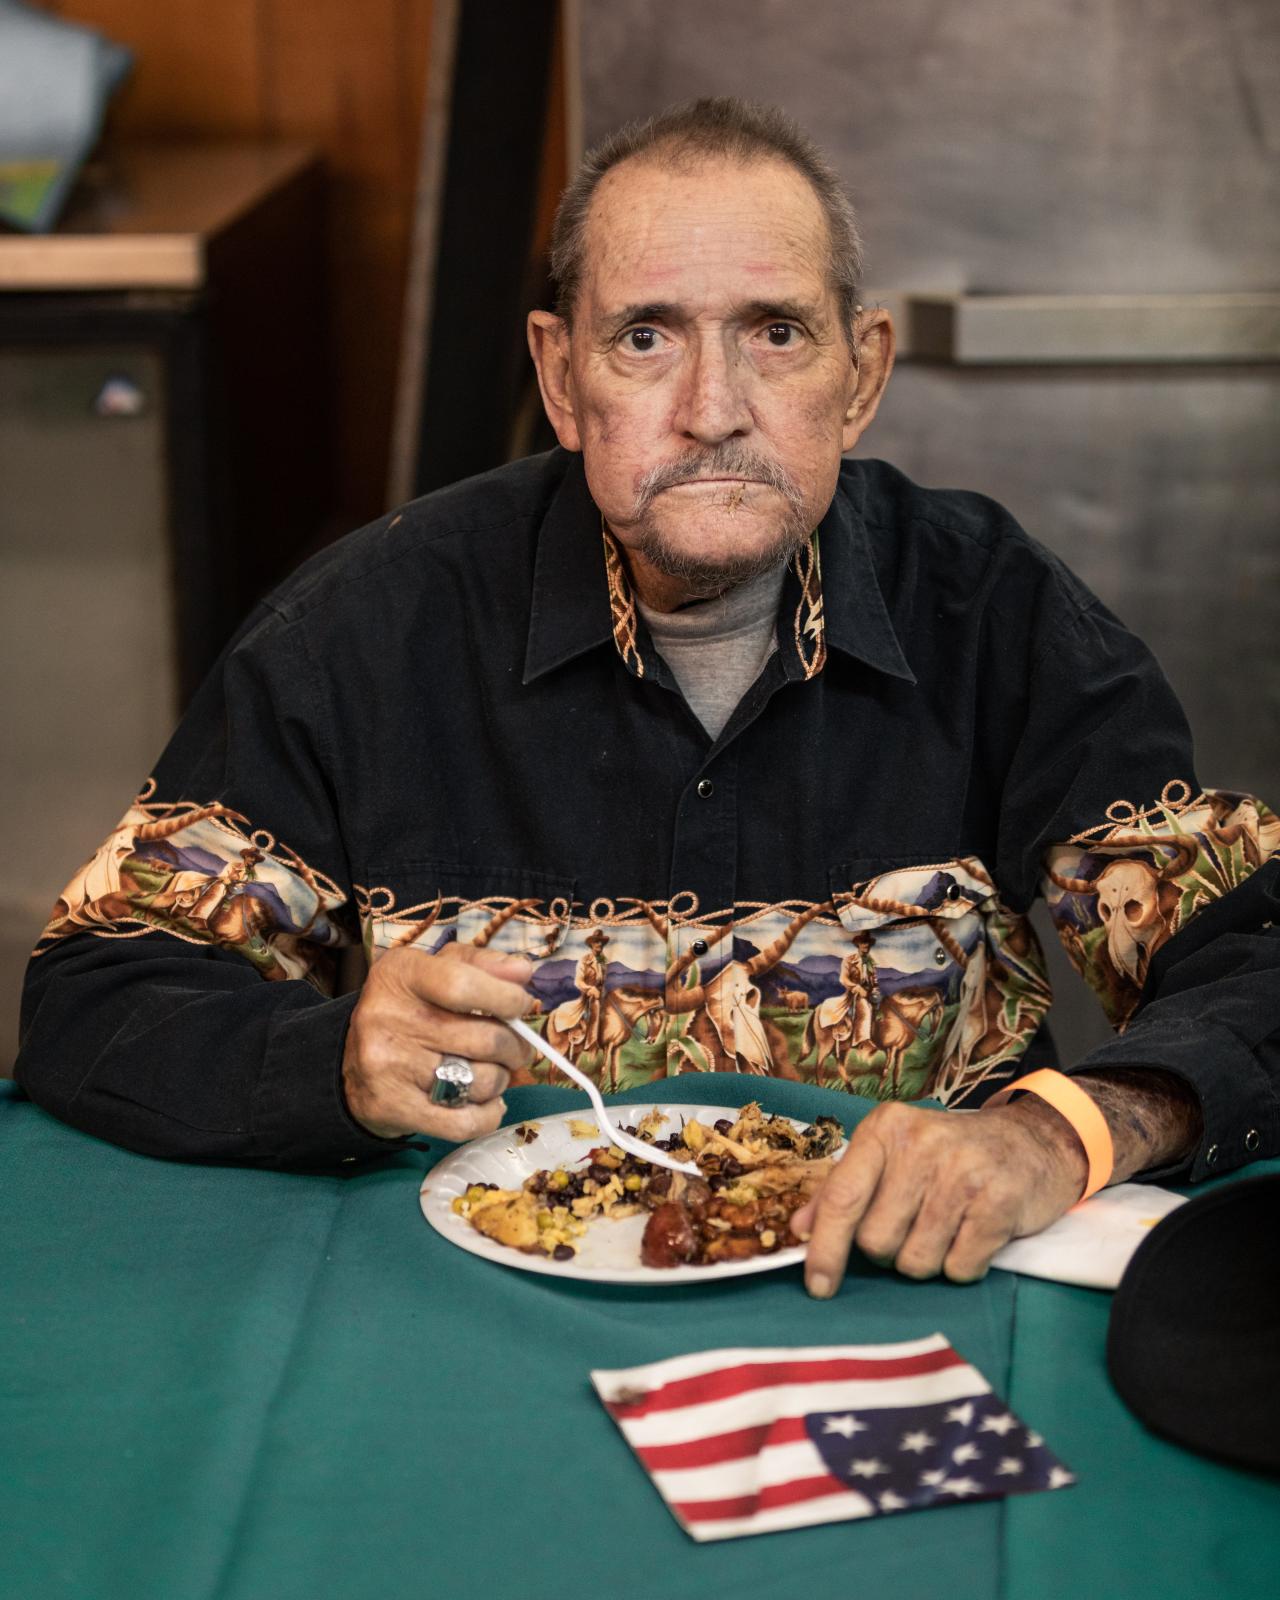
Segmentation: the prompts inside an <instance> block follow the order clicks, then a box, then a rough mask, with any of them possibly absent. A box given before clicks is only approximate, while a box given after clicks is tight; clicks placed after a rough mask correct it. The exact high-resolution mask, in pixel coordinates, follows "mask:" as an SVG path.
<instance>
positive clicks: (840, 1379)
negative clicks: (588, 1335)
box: [591, 1333, 1075, 1540]
mask: <svg viewBox="0 0 1280 1600" xmlns="http://www.w3.org/2000/svg"><path fill="white" fill-rule="evenodd" d="M591 1380H592V1382H593V1383H594V1384H595V1386H596V1391H597V1393H598V1394H599V1396H600V1398H601V1400H602V1401H603V1402H604V1404H605V1407H606V1409H607V1410H608V1412H609V1414H610V1416H612V1417H613V1419H614V1421H615V1422H616V1423H617V1424H618V1426H619V1427H620V1428H621V1429H622V1433H623V1437H624V1438H625V1439H626V1441H627V1443H628V1444H629V1445H630V1446H631V1448H632V1449H633V1450H634V1451H635V1453H636V1455H637V1456H639V1458H640V1460H641V1462H642V1464H643V1465H644V1468H645V1470H646V1471H647V1472H648V1474H649V1476H650V1477H651V1478H652V1479H653V1481H654V1484H655V1485H656V1486H657V1489H658V1493H659V1494H660V1495H661V1496H662V1498H663V1499H664V1500H665V1501H666V1503H667V1506H668V1508H669V1509H670V1511H671V1513H672V1515H673V1516H674V1517H675V1518H676V1520H677V1522H679V1524H680V1526H681V1527H682V1528H683V1529H684V1530H685V1532H686V1533H688V1534H690V1535H691V1536H692V1537H693V1538H695V1539H698V1540H707V1539H734V1538H737V1537H739V1536H740V1535H742V1534H747V1533H775V1532H778V1531H779V1530H781V1529H784V1528H802V1527H807V1526H810V1525H812V1524H814V1523H818V1522H846V1521H849V1520H851V1519H853V1518H855V1517H878V1516H884V1515H886V1514H888V1513H892V1512H896V1511H917V1510H920V1509H922V1508H923V1507H925V1506H935V1505H956V1504H957V1503H959V1502H961V1501H964V1500H993V1499H998V1498H999V1497H1000V1496H1002V1495H1006V1494H1026V1493H1029V1492H1031V1491H1033V1490H1037V1489H1062V1488H1065V1487H1066V1486H1067V1485H1068V1484H1072V1483H1074V1482H1075V1478H1074V1476H1073V1474H1072V1473H1070V1472H1069V1471H1068V1470H1067V1469H1066V1468H1065V1467H1064V1466H1063V1465H1062V1463H1061V1462H1060V1461H1058V1460H1057V1459H1056V1457H1055V1456H1053V1455H1052V1454H1051V1453H1050V1451H1049V1449H1048V1448H1047V1446H1046V1445H1045V1442H1044V1440H1043V1439H1042V1438H1041V1437H1040V1435H1039V1434H1038V1433H1036V1432H1034V1430H1032V1429H1031V1428H1028V1427H1027V1426H1026V1424H1025V1423H1023V1422H1022V1421H1021V1420H1020V1419H1019V1418H1018V1417H1016V1416H1014V1414H1013V1412H1012V1411H1010V1410H1009V1408H1008V1406H1006V1405H1005V1404H1004V1403H1003V1402H1002V1401H1001V1400H1000V1399H999V1398H998V1397H997V1396H996V1395H994V1394H992V1392H991V1386H990V1384H988V1383H987V1381H986V1379H985V1378H984V1377H983V1376H982V1374H981V1373H980V1372H979V1371H978V1370H977V1368H976V1367H971V1366H970V1365H969V1363H968V1362H967V1361H965V1360H964V1359H963V1358H962V1357H960V1356H959V1355H957V1354H956V1352H955V1351H954V1350H953V1349H952V1348H951V1346H950V1345H949V1344H948V1343H947V1341H946V1339H945V1338H944V1337H943V1335H942V1334H940V1333H935V1334H931V1335H930V1336H929V1337H928V1338H927V1339H915V1340H911V1341H910V1342H908V1343H906V1344H886V1345H822V1346H818V1347H816V1348H813V1349H807V1350H796V1349H792V1350H705V1351H702V1352H700V1353H698V1354H696V1355H688V1356H676V1357H674V1358H673V1359H672V1360H670V1361H656V1362H653V1363H652V1364H651V1365H649V1366H644V1367H631V1368H629V1369H628V1370H626V1371H621V1372H593V1373H592V1374H591Z"/></svg>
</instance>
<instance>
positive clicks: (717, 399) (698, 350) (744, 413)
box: [672, 338, 752, 444]
mask: <svg viewBox="0 0 1280 1600" xmlns="http://www.w3.org/2000/svg"><path fill="white" fill-rule="evenodd" d="M746 379H747V374H746V372H745V371H744V369H743V364H742V362H741V361H740V360H739V359H738V355H737V351H736V350H733V349H727V348H726V347H725V344H724V342H723V341H722V340H720V339H716V338H712V339H707V340H703V341H701V342H700V343H698V344H697V345H696V346H695V347H694V349H693V350H692V352H691V353H690V356H689V358H688V360H687V362H686V363H685V366H684V370H683V372H682V373H681V380H680V381H681V388H680V394H679V398H678V400H677V403H676V414H675V416H674V418H673V419H672V421H673V423H674V426H675V430H676V432H677V433H683V434H686V435H687V436H688V437H689V438H691V439H696V440H698V442H699V443H700V444H719V443H720V442H721V441H722V440H725V439H731V438H733V437H735V436H737V435H741V434H745V433H749V432H750V431H751V427H752V417H751V408H750V405H749V404H748V398H747V390H746Z"/></svg>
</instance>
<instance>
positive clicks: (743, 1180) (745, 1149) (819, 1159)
mask: <svg viewBox="0 0 1280 1600" xmlns="http://www.w3.org/2000/svg"><path fill="white" fill-rule="evenodd" d="M610 1112H611V1115H612V1116H614V1117H615V1118H619V1119H620V1124H621V1126H622V1127H623V1128H624V1129H626V1131H628V1132H632V1133H634V1134H635V1135H636V1137H637V1138H639V1139H642V1140H644V1141H645V1142H646V1143H653V1144H655V1145H657V1147H658V1148H660V1149H664V1150H669V1151H670V1152H671V1154H672V1155H674V1156H676V1157H677V1159H679V1160H681V1161H692V1162H694V1163H695V1164H696V1165H697V1167H698V1169H699V1172H700V1174H701V1176H700V1177H698V1178H693V1177H688V1178H686V1177H684V1176H683V1175H682V1174H680V1173H677V1172H671V1171H668V1170H667V1169H665V1168H662V1167H658V1166H655V1165H653V1164H652V1163H651V1162H648V1161H645V1160H644V1158H643V1157H641V1156H635V1155H630V1154H628V1153H627V1152H626V1151H623V1150H620V1149H619V1148H618V1147H617V1146H616V1145H613V1144H610V1143H609V1142H608V1140H607V1139H605V1138H604V1137H603V1135H602V1134H601V1132H600V1129H599V1126H598V1124H597V1123H596V1121H595V1119H594V1117H593V1116H592V1114H591V1113H590V1112H586V1113H584V1112H581V1111H562V1112H557V1113H556V1114H555V1115H554V1116H550V1117H538V1118H535V1119H531V1120H530V1121H528V1122H521V1123H515V1124H512V1125H511V1126H509V1127H505V1128H499V1129H498V1130H497V1131H496V1132H495V1133H491V1134H488V1135H486V1136H485V1137H484V1138H481V1139H475V1140H473V1141H472V1142H471V1143H470V1144H466V1145H461V1146H459V1148H458V1149H457V1150H455V1151H453V1152H452V1154H450V1155H447V1156H446V1157H445V1158H444V1159H443V1160H442V1161H440V1162H438V1163H437V1165H436V1166H434V1167H433V1168H432V1169H431V1171H430V1172H428V1173H427V1175H426V1177H425V1178H424V1180H423V1183H422V1190H421V1193H420V1196H419V1199H420V1203H421V1206H422V1214H423V1216H425V1217H426V1219H427V1221H428V1222H429V1223H430V1224H431V1226H432V1227H433V1228H434V1229H435V1230H436V1232H437V1233H439V1234H441V1235H442V1236H443V1237H444V1238H446V1239H447V1240H448V1241H449V1242H450V1244H456V1245H457V1246H458V1247H459V1248H460V1249H463V1250H468V1251H470V1252H471V1254H472V1255H477V1256H483V1257H484V1258H485V1259H486V1260H488V1261H496V1262H499V1263H500V1264H501V1265H503V1266H506V1267H517V1268H521V1269H523V1270H524V1271H526V1272H540V1273H545V1274H547V1276H549V1277H558V1278H587V1279H591V1280H593V1281H594V1282H597V1283H632V1284H670V1283H695V1282H696V1283H706V1282H708V1281H710V1280H714V1279H717V1278H727V1277H735V1276H737V1275H739V1274H741V1273H744V1272H770V1271H773V1270H774V1269H775V1268H777V1267H786V1266H791V1265H793V1264H794V1263H796V1262H798V1261H802V1260H803V1259H804V1246H803V1245H801V1244H797V1243H795V1241H794V1240H793V1239H792V1237H791V1233H790V1228H789V1224H790V1220H791V1217H792V1215H793V1213H794V1212H796V1211H798V1210H799V1208H800V1207H801V1206H802V1205H803V1204H804V1203H805V1201H806V1200H808V1199H809V1198H810V1196H811V1195H812V1194H814V1192H815V1191H816V1190H817V1188H818V1187H819V1185H820V1184H821V1183H822V1181H823V1179H824V1178H825V1177H826V1175H827V1173H828V1172H829V1171H830V1169H831V1166H832V1163H833V1161H834V1160H835V1158H836V1156H837V1155H838V1154H839V1152H840V1150H841V1148H842V1146H843V1143H844V1133H843V1130H842V1129H841V1126H840V1124H839V1122H838V1121H837V1120H836V1118H835V1117H819V1118H818V1119H817V1121H816V1122H813V1123H807V1122H796V1121H794V1120H793V1119H792V1118H790V1117H779V1116H770V1115H768V1114H767V1113H765V1112H763V1111H762V1110H761V1109H760V1107H759V1105H758V1104H756V1103H755V1102H752V1104H750V1105H748V1106H745V1107H744V1108H743V1109H742V1110H741V1111H737V1110H733V1109H730V1108H727V1107H725V1106H676V1105H654V1106H652V1107H651V1108H645V1107H644V1106H636V1107H634V1108H632V1107H630V1106H613V1107H611V1108H610Z"/></svg>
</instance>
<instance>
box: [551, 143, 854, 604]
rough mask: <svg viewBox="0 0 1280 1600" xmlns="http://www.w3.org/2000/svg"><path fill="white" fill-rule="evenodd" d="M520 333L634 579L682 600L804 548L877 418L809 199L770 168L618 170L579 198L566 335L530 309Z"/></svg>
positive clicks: (787, 172) (651, 164) (639, 165)
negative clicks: (580, 222) (673, 587)
mask: <svg viewBox="0 0 1280 1600" xmlns="http://www.w3.org/2000/svg"><path fill="white" fill-rule="evenodd" d="M535 326H537V327H540V328H541V329H542V331H543V333H544V334H545V338H543V339H539V337H538V336H537V334H536V333H535V331H534V330H535ZM531 342H532V343H533V347H534V355H535V359H536V360H537V361H538V366H539V372H540V375H541V377H542V380H543V389H544V394H545V395H546V396H547V401H548V411H549V413H550V414H551V419H552V422H553V424H554V425H555V427H556V432H557V434H558V436H559V438H560V441H561V443H562V444H563V445H565V446H566V448H568V449H580V450H581V451H582V453H583V459H584V465H585V469H586V475H587V482H588V485H589V486H590V489H591V494H592V497H593V498H594V500H595V502H596V504H597V505H598V506H599V507H600V509H601V511H602V512H603V513H604V516H605V519H606V521H607V522H608V524H609V527H610V528H611V529H612V531H613V532H614V534H615V535H616V537H617V538H618V539H619V540H620V542H621V543H622V544H623V545H624V546H625V547H626V548H627V550H628V553H629V557H630V560H631V563H632V568H633V572H635V573H636V576H637V579H638V580H639V579H642V578H643V577H644V576H646V575H647V574H648V572H649V571H650V570H652V571H653V572H655V573H657V574H661V575H665V577H666V578H668V579H676V580H678V581H679V582H680V583H681V584H682V585H683V588H684V590H685V592H686V593H687V594H689V595H694V594H699V593H703V594H705V593H713V592H715V591H716V590H718V589H723V588H724V587H726V586H727V585H728V584H730V583H733V582H738V581H741V580H742V579H743V578H745V577H747V576H750V575H751V574H753V573H755V572H758V571H762V570H764V569H765V568H766V567H769V566H771V565H773V564H774V563H775V562H776V561H777V560H779V559H780V558H781V557H782V556H783V555H785V554H787V553H789V552H790V551H791V550H792V549H794V548H795V547H796V546H797V545H798V544H799V543H801V542H802V541H803V540H804V539H805V538H806V537H807V536H808V534H809V532H810V531H811V530H812V529H813V528H814V527H815V526H816V525H817V523H818V522H819V521H820V520H821V518H822V515H823V513H824V512H825V511H826V509H827V507H828V505H829V504H830V502H831V498H832V495H833V494H834V492H835V485H836V479H837V475H838V472H839V464H840V455H841V451H842V450H844V449H847V448H849V447H850V446H851V445H852V443H853V441H854V439H856V438H857V436H858V434H859V433H860V432H861V431H862V428H863V427H864V426H865V425H866V423H867V422H868V421H869V420H870V416H871V413H872V412H873V411H874V400H871V401H864V399H863V398H861V397H860V395H859V373H858V369H857V367H856V366H855V363H854V360H853V353H852V350H851V347H850V343H849V339H848V336H847V331H846V329H845V328H844V327H843V326H842V324H841V318H840V308H839V302H838V299H837V296H836V293H835V291H834V289H833V287H832V285H831V281H830V272H829V245H828V237H827V227H826V219H825V216H824V214H823V211H822V208H821V206H820V204H819V202H818V200H817V198H816V196H815V195H814V193H813V191H812V189H811V188H810V187H809V185H808V183H807V182H806V181H805V179H804V178H803V177H802V176H801V175H800V174H799V173H797V172H795V171H794V170H793V169H792V168H791V167H789V166H788V165H786V164H785V163H783V162H779V161H772V160H769V161H760V162H753V163H751V164H749V165H743V164H741V163H739V162H736V161H723V160H714V161H703V162H700V163H698V164H694V165H691V164H689V162H688V161H687V159H686V160H683V161H681V162H678V163H672V162H669V161H662V160H661V159H660V158H658V159H646V158H639V159H633V160H631V161H626V162H623V163H622V164H621V165H620V166H618V167H616V168H614V169H613V170H612V171H611V172H610V173H608V174H607V175H606V176H605V178H604V179H603V180H602V182H601V184H600V186H599V188H598V189H597V191H596V195H595V198H594V200H593V202H592V208H591V214H590V218H589V221H588V226H587V248H586V252H585V261H584V272H583V278H582V283H581V287H580V291H579V296H578V301H577V305H576V308H575V315H574V321H573V328H572V333H569V332H567V330H565V329H564V327H563V325H562V324H559V323H558V321H557V319H554V318H551V317H549V316H548V314H547V313H534V317H533V318H532V319H531ZM557 352H558V353H559V355H560V357H561V363H560V379H559V390H557V375H556V373H555V372H553V371H549V370H548V368H549V365H552V364H554V362H555V359H556V354H557ZM877 353H878V350H877V352H873V360H874V359H875V357H876V355H877ZM882 382H883V377H881V378H880V379H879V382H878V383H877V384H876V393H877V394H878V388H879V383H882ZM864 388H865V384H864ZM561 396H562V403H560V404H556V403H555V402H556V400H557V398H559V397H561ZM661 581H662V580H661V579H659V582H661ZM642 593H643V585H642Z"/></svg>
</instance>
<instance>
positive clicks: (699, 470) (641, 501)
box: [636, 450, 801, 515]
mask: <svg viewBox="0 0 1280 1600" xmlns="http://www.w3.org/2000/svg"><path fill="white" fill-rule="evenodd" d="M704 478H746V479H754V480H755V481H756V482H757V483H762V484H765V485H766V486H767V487H768V488H770V489H776V490H777V492H778V493H779V494H780V495H782V496H783V498H784V499H786V500H787V501H788V502H790V504H792V505H799V504H801V495H800V490H799V488H798V486H797V485H796V483H795V482H794V480H793V479H792V478H791V475H790V474H789V473H787V472H785V471H784V470H783V469H782V468H781V467H779V466H778V465H777V464H776V463H775V462H772V461H768V460H766V459H764V457H762V456H756V455H753V454H751V453H749V452H743V451H733V450H722V451H711V452H708V453H707V454H705V455H694V456H682V457H681V458H680V460H679V461H668V462H665V463H663V464H662V465H661V466H657V467H650V469H649V470H648V472H646V473H645V475H644V477H643V478H641V480H640V483H639V485H638V487H637V490H636V514H637V515H643V513H644V512H645V511H647V510H648V508H649V507H650V505H652V503H653V501H654V500H655V499H656V498H657V496H658V495H660V494H661V493H662V492H663V490H664V489H674V488H676V487H678V486H679V485H680V484H682V483H698V482H699V481H700V480H702V479H704Z"/></svg>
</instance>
